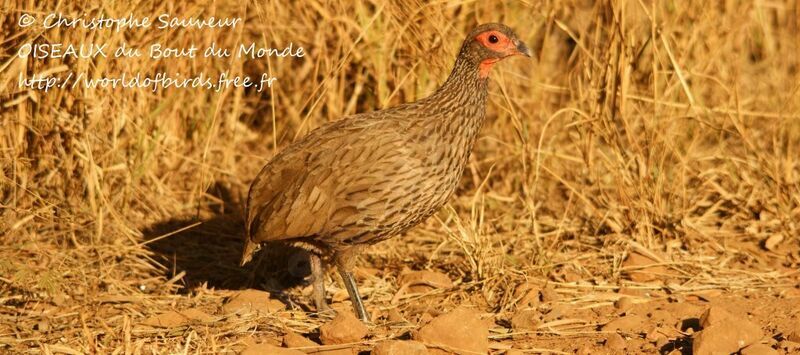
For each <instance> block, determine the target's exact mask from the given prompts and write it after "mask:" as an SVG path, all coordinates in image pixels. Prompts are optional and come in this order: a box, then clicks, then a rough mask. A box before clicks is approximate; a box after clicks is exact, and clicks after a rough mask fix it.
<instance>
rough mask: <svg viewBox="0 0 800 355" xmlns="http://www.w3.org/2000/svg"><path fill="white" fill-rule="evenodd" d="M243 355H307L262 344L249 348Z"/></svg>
mask: <svg viewBox="0 0 800 355" xmlns="http://www.w3.org/2000/svg"><path fill="white" fill-rule="evenodd" d="M240 354H241V355H263V354H270V355H305V353H304V352H302V351H299V350H294V349H286V348H281V347H277V346H275V345H272V344H267V343H261V344H256V345H251V346H248V347H247V348H246V349H244V351H242V352H241V353H240Z"/></svg>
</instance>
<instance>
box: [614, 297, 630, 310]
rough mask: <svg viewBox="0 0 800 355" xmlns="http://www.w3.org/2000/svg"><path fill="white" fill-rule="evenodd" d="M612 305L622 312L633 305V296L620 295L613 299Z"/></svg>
mask: <svg viewBox="0 0 800 355" xmlns="http://www.w3.org/2000/svg"><path fill="white" fill-rule="evenodd" d="M614 307H616V308H617V309H618V310H620V311H623V312H624V311H627V310H628V309H630V308H631V307H633V298H630V297H628V296H622V297H620V298H619V299H618V300H616V301H614Z"/></svg>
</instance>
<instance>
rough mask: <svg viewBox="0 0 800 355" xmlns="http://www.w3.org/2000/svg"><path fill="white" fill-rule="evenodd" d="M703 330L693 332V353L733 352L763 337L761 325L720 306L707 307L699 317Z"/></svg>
mask: <svg viewBox="0 0 800 355" xmlns="http://www.w3.org/2000/svg"><path fill="white" fill-rule="evenodd" d="M700 325H701V326H702V327H703V330H702V331H700V332H697V333H695V334H694V335H693V336H692V338H693V340H692V347H693V350H694V353H695V354H713V353H716V352H724V353H728V354H729V353H733V352H736V351H738V350H739V349H741V348H744V347H746V346H748V345H750V344H753V343H755V342H756V341H758V340H759V339H761V338H762V337H763V333H762V331H761V327H759V326H758V325H756V324H755V323H753V322H750V321H749V320H747V319H744V318H741V317H736V316H734V315H732V314H730V313H728V312H727V311H725V310H724V309H722V308H720V307H716V306H715V307H711V308H709V309H707V310H706V311H705V312H704V313H703V315H702V316H701V317H700Z"/></svg>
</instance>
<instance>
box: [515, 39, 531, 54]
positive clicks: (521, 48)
mask: <svg viewBox="0 0 800 355" xmlns="http://www.w3.org/2000/svg"><path fill="white" fill-rule="evenodd" d="M514 44H516V45H517V53H516V54H520V55H524V56H526V57H530V56H531V50H530V49H528V46H526V45H525V43H523V42H522V41H520V40H517V41H515V43H514Z"/></svg>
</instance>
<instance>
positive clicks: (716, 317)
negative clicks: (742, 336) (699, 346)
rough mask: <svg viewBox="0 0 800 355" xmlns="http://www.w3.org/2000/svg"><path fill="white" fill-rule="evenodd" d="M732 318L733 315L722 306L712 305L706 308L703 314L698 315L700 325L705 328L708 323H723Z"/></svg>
mask: <svg viewBox="0 0 800 355" xmlns="http://www.w3.org/2000/svg"><path fill="white" fill-rule="evenodd" d="M732 319H734V316H733V315H732V314H730V313H728V311H726V310H724V309H722V307H719V306H714V307H710V308H708V309H706V310H705V311H704V312H703V315H701V316H700V326H701V327H703V328H706V327H708V326H710V325H714V324H720V323H725V322H726V321H728V320H732Z"/></svg>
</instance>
